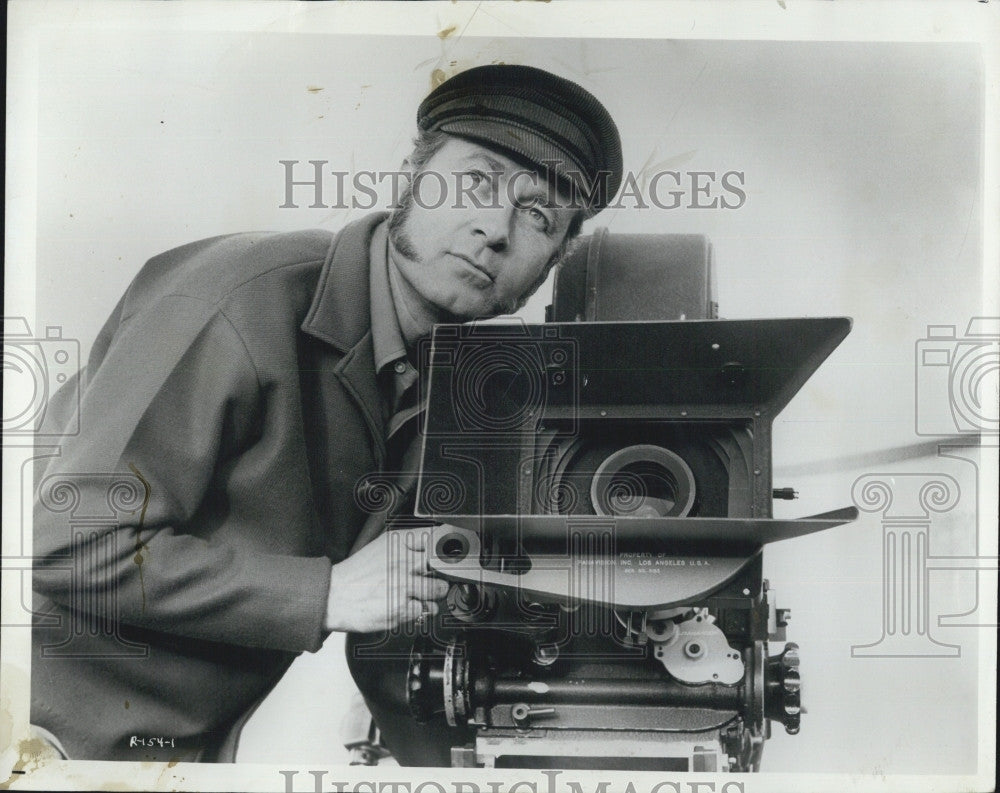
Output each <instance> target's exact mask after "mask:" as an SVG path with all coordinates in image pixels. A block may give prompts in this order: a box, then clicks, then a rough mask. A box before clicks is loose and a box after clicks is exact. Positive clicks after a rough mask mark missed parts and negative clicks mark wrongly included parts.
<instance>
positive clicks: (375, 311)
mask: <svg viewBox="0 0 1000 793" xmlns="http://www.w3.org/2000/svg"><path fill="white" fill-rule="evenodd" d="M369 260H370V261H371V276H370V277H371V282H370V295H371V317H372V352H373V353H374V359H375V371H376V372H381V371H382V370H383V369H384V368H385V367H386V366H388V365H389V364H390V363H392V362H393V361H397V360H399V359H401V358H403V359H405V357H406V342H405V341H404V340H403V332H402V331H401V330H400V328H399V319H398V317H397V316H396V304H395V302H394V301H393V299H392V286H391V285H390V284H389V221H388V220H385V221H383V222H381V223H380V224H379V225H378V226H377V227H376V228H375V231H374V233H373V234H372V241H371V247H370V252H369Z"/></svg>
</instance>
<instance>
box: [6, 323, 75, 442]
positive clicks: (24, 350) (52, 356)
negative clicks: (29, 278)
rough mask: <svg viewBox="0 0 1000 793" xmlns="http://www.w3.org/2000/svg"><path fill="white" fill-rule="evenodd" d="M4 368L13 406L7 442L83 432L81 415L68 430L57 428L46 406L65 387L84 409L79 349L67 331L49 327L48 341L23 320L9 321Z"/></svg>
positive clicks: (8, 412)
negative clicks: (35, 332)
mask: <svg viewBox="0 0 1000 793" xmlns="http://www.w3.org/2000/svg"><path fill="white" fill-rule="evenodd" d="M3 368H4V376H5V379H6V389H5V394H6V393H8V392H9V393H10V394H11V395H12V396H11V397H10V399H11V400H12V404H11V405H10V406H9V409H5V410H4V416H3V432H4V435H5V436H30V437H35V438H45V437H60V436H64V435H75V434H76V433H78V432H79V411H78V410H74V411H71V413H69V414H68V415H69V416H70V418H69V424H68V425H66V426H56V424H57V423H56V422H53V420H52V418H51V416H50V415H49V411H47V409H46V408H47V406H48V404H49V398H50V397H51V396H52V394H54V393H55V392H56V391H57V390H58V389H59V388H62V387H63V386H64V385H65V384H67V383H68V385H66V387H67V388H70V389H73V392H72V394H70V395H69V397H70V398H71V399H72V400H73V401H74V402H75V404H76V405H77V406H79V402H80V389H79V383H78V381H77V380H76V375H78V374H79V371H80V343H79V342H78V341H77V340H76V339H64V338H63V336H62V328H61V327H59V326H49V327H47V328H46V329H45V336H44V338H41V337H35V335H34V334H33V333H32V332H31V329H30V327H29V326H28V323H27V320H25V319H24V318H23V317H4V320H3Z"/></svg>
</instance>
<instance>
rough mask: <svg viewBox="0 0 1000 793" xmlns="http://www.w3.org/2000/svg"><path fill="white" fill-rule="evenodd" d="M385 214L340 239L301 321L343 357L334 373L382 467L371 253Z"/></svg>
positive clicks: (364, 220)
mask: <svg viewBox="0 0 1000 793" xmlns="http://www.w3.org/2000/svg"><path fill="white" fill-rule="evenodd" d="M386 216H387V215H386V213H384V212H383V213H378V214H375V215H369V216H367V217H365V218H362V219H361V220H358V221H356V222H354V223H351V224H350V225H348V226H346V227H345V228H344V229H343V230H342V231H341V232H340V234H338V235H337V237H336V239H334V241H333V243H332V244H331V246H330V251H329V253H328V254H327V259H326V262H324V264H323V270H322V272H321V274H320V280H319V284H318V286H317V288H316V293H315V294H314V295H313V301H312V305H311V306H310V308H309V313H308V314H307V315H306V318H305V321H304V322H303V323H302V330H303V331H304V332H305V333H308V334H310V335H311V336H315V337H316V338H318V339H321V340H322V341H325V342H326V343H327V344H330V345H332V346H333V347H335V348H336V349H337V350H339V351H340V352H341V353H343V358H341V360H340V362H339V363H338V364H337V367H336V369H335V370H334V374H335V375H336V376H337V378H338V379H339V380H340V382H341V383H342V384H343V386H344V388H345V390H346V391H347V393H348V394H350V395H351V398H352V399H353V400H354V401H355V403H356V404H357V406H358V409H359V410H360V411H361V415H362V416H363V417H364V420H365V424H367V426H368V431H369V432H370V433H371V436H372V439H373V441H374V445H375V457H376V462H377V463H378V465H379V467H380V468H381V467H382V464H383V461H384V460H385V427H384V426H383V422H382V410H381V408H380V405H379V393H378V385H377V383H376V381H375V358H374V353H373V350H372V331H371V297H370V294H369V288H370V284H369V279H370V272H369V268H370V262H369V258H370V257H369V249H370V245H371V237H372V232H373V231H374V229H375V227H376V226H377V225H378V224H379V223H380V222H381V221H382V220H384V219H385V218H386Z"/></svg>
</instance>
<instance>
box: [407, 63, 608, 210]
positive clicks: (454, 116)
mask: <svg viewBox="0 0 1000 793" xmlns="http://www.w3.org/2000/svg"><path fill="white" fill-rule="evenodd" d="M417 126H418V127H420V129H422V130H426V131H429V132H430V131H434V130H441V131H443V132H448V133H450V134H452V135H458V136H460V137H463V138H468V139H470V140H474V141H477V142H479V143H484V144H487V145H490V146H494V147H496V148H497V149H498V150H500V151H503V152H506V153H509V154H512V155H515V156H517V157H519V158H522V159H525V160H527V161H528V162H529V163H530V164H532V165H534V166H536V167H538V168H539V170H542V171H544V170H546V169H548V168H552V169H553V170H554V171H555V173H556V175H557V176H559V177H562V178H563V179H568V180H570V181H571V182H572V183H573V184H574V185H575V186H576V187H577V188H578V189H577V190H575V191H574V193H575V197H576V198H577V199H579V200H582V201H583V202H584V203H585V205H586V206H585V208H586V209H587V214H588V215H595V214H597V213H598V212H600V211H601V210H602V209H604V207H606V206H607V205H608V204H609V203H610V202H611V199H612V198H614V196H615V193H617V192H618V188H619V186H620V185H621V181H622V146H621V139H620V137H619V136H618V128H617V127H616V126H615V122H614V120H613V119H612V118H611V115H610V114H609V113H608V111H607V110H606V109H605V108H604V105H602V104H601V103H600V102H599V101H598V100H597V99H596V98H595V97H594V96H593V95H592V94H590V93H589V92H588V91H585V90H584V89H583V88H581V87H580V86H579V85H577V84H576V83H574V82H572V81H571V80H566V79H564V78H562V77H558V76H557V75H554V74H551V73H550V72H546V71H543V70H542V69H536V68H533V67H531V66H516V65H491V66H477V67H475V68H473V69H469V70H467V71H464V72H461V73H459V74H457V75H455V76H454V77H452V78H451V79H450V80H446V81H445V82H443V83H442V84H441V85H439V86H438V87H437V88H435V89H434V90H433V91H431V93H430V94H429V95H428V96H427V98H426V99H424V101H423V102H421V103H420V107H419V108H418V109H417Z"/></svg>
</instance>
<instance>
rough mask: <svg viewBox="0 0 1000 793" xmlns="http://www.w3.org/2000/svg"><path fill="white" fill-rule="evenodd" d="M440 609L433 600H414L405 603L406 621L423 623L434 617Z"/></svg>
mask: <svg viewBox="0 0 1000 793" xmlns="http://www.w3.org/2000/svg"><path fill="white" fill-rule="evenodd" d="M439 611H440V607H439V606H438V604H437V603H435V602H434V601H433V600H416V599H414V598H411V599H410V600H409V601H408V602H407V609H406V619H407V620H408V621H410V622H416V621H423V620H427V619H431V618H432V617H436V616H437V615H438V612H439Z"/></svg>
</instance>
